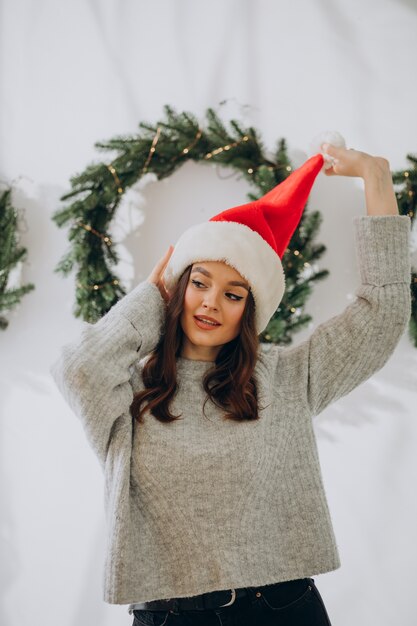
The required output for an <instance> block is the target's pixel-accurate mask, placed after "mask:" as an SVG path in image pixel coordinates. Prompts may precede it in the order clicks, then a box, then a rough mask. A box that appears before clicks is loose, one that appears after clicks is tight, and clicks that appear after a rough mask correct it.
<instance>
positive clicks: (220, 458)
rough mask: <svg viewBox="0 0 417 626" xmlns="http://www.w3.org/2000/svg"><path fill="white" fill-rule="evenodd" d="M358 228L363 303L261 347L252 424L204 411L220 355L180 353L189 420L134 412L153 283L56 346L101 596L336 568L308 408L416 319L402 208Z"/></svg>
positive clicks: (189, 591)
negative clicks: (94, 467) (289, 340)
mask: <svg viewBox="0 0 417 626" xmlns="http://www.w3.org/2000/svg"><path fill="white" fill-rule="evenodd" d="M353 222H354V233H355V242H356V251H357V255H356V256H357V262H358V267H359V271H360V285H359V286H358V288H357V289H356V292H355V296H356V297H355V299H354V300H353V301H352V302H351V303H350V304H349V305H348V306H347V307H346V308H345V309H344V310H343V312H342V313H340V314H339V315H336V316H334V317H332V318H331V319H329V320H327V321H326V322H324V323H322V324H320V325H319V326H318V327H317V328H316V329H315V330H314V331H313V332H312V333H311V335H310V337H309V338H308V339H307V340H305V341H303V342H301V343H300V344H299V345H295V346H291V347H283V346H277V345H275V344H260V348H259V355H258V360H257V364H256V368H255V376H256V381H257V386H258V396H259V405H260V407H262V408H261V410H260V411H259V415H260V419H258V420H251V421H242V422H236V421H233V420H224V419H222V415H223V413H222V411H221V410H220V409H219V408H217V407H216V405H214V403H212V402H211V401H207V403H206V406H205V415H204V414H203V410H202V408H203V403H204V400H205V398H206V395H205V392H204V389H203V386H202V383H201V380H202V376H203V374H204V372H205V371H206V369H207V368H210V367H212V366H213V363H212V362H210V361H199V360H192V359H189V358H184V357H178V359H177V382H178V390H177V393H176V395H175V398H174V400H173V402H172V403H171V411H172V412H173V413H174V415H179V414H181V415H182V419H180V420H177V421H174V422H171V423H169V424H164V423H161V422H160V421H159V420H157V419H156V418H155V417H154V416H152V415H151V414H150V413H149V412H146V413H145V416H144V423H143V424H139V425H138V423H137V421H136V420H134V419H132V417H131V415H130V411H129V407H130V404H131V402H132V400H133V395H134V393H135V392H137V391H138V390H140V389H143V382H142V378H141V371H142V368H143V365H144V362H145V361H146V359H145V357H146V355H147V354H149V352H150V351H151V350H152V349H153V348H154V347H155V345H156V343H157V341H158V338H159V336H160V333H161V330H162V326H163V321H164V316H165V307H166V305H165V301H164V300H163V298H162V296H161V294H160V292H159V289H158V287H157V286H156V285H154V284H151V283H148V282H147V281H144V282H141V283H139V284H138V285H137V286H136V287H135V288H134V289H133V290H132V291H131V292H130V293H129V294H127V295H126V296H124V297H123V298H122V299H121V300H120V301H119V302H118V303H117V304H116V305H115V306H113V307H112V309H111V310H110V311H109V312H108V313H107V314H106V315H104V316H103V317H102V318H101V319H100V320H99V321H98V322H97V323H95V324H88V323H87V322H84V323H83V328H82V330H81V333H80V336H79V338H78V340H77V341H73V342H72V343H70V344H68V345H65V346H64V347H63V348H62V350H61V351H60V356H59V358H58V359H57V360H56V361H55V363H54V364H53V365H52V367H51V369H50V372H51V374H52V376H53V378H54V380H55V382H56V384H57V386H58V388H59V390H60V391H61V393H62V394H63V396H64V397H65V399H66V401H67V402H68V404H69V405H70V407H71V408H72V410H73V411H74V413H75V414H76V415H77V416H78V417H79V418H80V420H81V422H82V426H83V429H84V431H85V435H86V437H87V438H88V441H89V443H90V445H91V447H92V450H93V451H94V453H95V454H96V456H97V458H98V460H99V462H100V465H101V467H102V469H103V474H104V490H105V491H104V493H105V514H106V526H107V542H106V557H105V566H104V575H103V583H102V585H103V599H104V601H105V602H108V603H110V604H128V603H131V606H130V607H129V610H130V611H131V610H132V607H133V604H134V603H137V602H145V601H148V600H155V599H163V598H178V597H189V596H194V595H197V594H201V593H205V592H210V591H214V590H221V589H233V588H239V587H248V586H252V587H253V586H262V585H268V584H271V583H275V582H280V581H286V580H292V579H295V578H304V577H310V576H314V575H317V574H320V573H324V572H329V571H331V570H335V569H337V568H338V567H340V557H339V553H338V548H337V545H336V541H335V535H334V531H333V527H332V522H331V518H330V513H329V508H328V504H327V500H326V495H325V490H324V485H323V480H322V474H321V468H320V462H319V456H318V449H317V444H316V439H315V433H314V430H313V420H312V418H313V416H316V415H318V414H319V413H320V412H321V411H323V409H325V408H326V407H327V406H328V405H329V404H330V403H332V402H335V401H336V400H338V399H339V398H341V397H342V396H344V395H346V394H347V393H349V392H350V391H352V390H353V389H354V388H355V387H357V386H358V385H360V384H361V383H363V382H364V381H365V380H367V379H368V378H369V377H370V376H372V375H373V374H374V373H375V372H377V371H378V370H380V369H381V368H382V367H383V365H384V364H385V363H386V362H387V360H388V358H389V357H390V355H391V354H392V353H393V351H394V349H395V347H396V346H397V344H398V341H399V339H400V338H401V336H402V335H403V333H404V331H405V329H406V328H407V325H408V322H409V319H410V314H411V294H410V282H411V262H410V250H409V243H410V224H411V220H410V218H409V217H407V216H400V215H386V216H385V215H384V216H358V217H354V218H353Z"/></svg>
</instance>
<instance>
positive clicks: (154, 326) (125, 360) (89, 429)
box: [50, 281, 165, 467]
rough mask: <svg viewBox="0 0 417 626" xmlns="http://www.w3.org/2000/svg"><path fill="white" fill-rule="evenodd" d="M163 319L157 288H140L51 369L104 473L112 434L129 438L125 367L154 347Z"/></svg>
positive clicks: (130, 396)
mask: <svg viewBox="0 0 417 626" xmlns="http://www.w3.org/2000/svg"><path fill="white" fill-rule="evenodd" d="M164 315H165V306H164V300H163V297H162V295H161V293H160V291H159V289H158V287H157V285H155V284H150V283H149V282H147V281H144V282H142V283H139V285H137V286H136V287H135V288H134V289H133V290H132V291H131V292H130V293H129V294H127V295H126V296H124V297H123V298H122V299H121V300H120V301H119V302H118V303H117V304H115V305H114V306H113V307H112V308H111V309H110V311H108V313H106V315H104V316H103V317H102V318H101V319H100V320H99V321H98V322H96V323H95V324H88V323H87V322H85V325H84V328H83V329H82V332H81V336H80V337H79V339H78V340H77V341H75V342H73V343H71V344H68V345H66V346H64V347H63V348H62V350H61V354H60V356H59V358H58V360H57V361H56V362H55V363H54V364H53V365H52V367H51V368H50V373H51V375H52V377H53V379H54V380H55V383H56V385H57V387H58V389H59V390H60V392H61V393H62V395H63V396H64V398H65V400H66V401H67V403H68V404H69V406H70V407H71V408H72V410H73V411H74V413H75V414H76V415H77V416H78V417H79V418H80V420H81V422H82V424H83V428H84V431H85V433H86V436H87V439H88V441H89V443H90V445H91V447H92V448H93V450H94V451H95V452H96V454H97V457H98V459H99V461H100V463H101V465H102V466H103V467H104V465H105V460H106V456H107V450H108V447H109V445H110V440H111V437H112V433H113V429H114V428H123V429H124V431H126V432H125V434H126V437H129V436H130V431H131V417H130V414H129V407H130V405H131V403H132V400H133V390H132V386H131V384H130V377H131V373H130V366H132V365H133V364H134V363H135V362H136V361H137V360H139V359H141V358H142V357H143V356H145V355H146V354H148V353H149V352H150V351H151V350H152V349H153V348H154V347H155V345H156V343H157V341H158V339H159V336H160V332H161V328H162V324H163V319H164ZM118 418H120V419H119V421H118V422H117V420H118ZM121 421H123V424H122V423H121ZM116 422H117V423H116Z"/></svg>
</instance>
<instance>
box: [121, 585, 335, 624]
mask: <svg viewBox="0 0 417 626" xmlns="http://www.w3.org/2000/svg"><path fill="white" fill-rule="evenodd" d="M248 589H249V594H248V595H247V596H244V597H241V598H237V599H236V600H235V602H234V603H233V604H231V605H230V606H226V607H222V608H218V609H206V610H195V611H194V610H187V611H177V612H172V611H137V610H135V611H133V614H134V616H135V619H134V621H133V626H331V623H330V619H329V616H328V614H327V611H326V608H325V606H324V602H323V599H322V597H321V595H320V593H319V591H318V589H317V587H316V585H315V583H314V579H313V578H299V579H298V580H293V581H288V582H283V583H279V584H275V585H266V586H264V587H248Z"/></svg>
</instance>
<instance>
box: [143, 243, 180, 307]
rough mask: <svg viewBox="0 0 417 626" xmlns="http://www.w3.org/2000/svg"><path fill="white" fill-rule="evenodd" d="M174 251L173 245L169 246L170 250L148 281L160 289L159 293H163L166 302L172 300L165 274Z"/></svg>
mask: <svg viewBox="0 0 417 626" xmlns="http://www.w3.org/2000/svg"><path fill="white" fill-rule="evenodd" d="M173 251H174V246H172V245H171V246H169V248H168V250H167V251H166V252H165V254H164V256H163V257H162V259H159V261H158V263H157V264H156V265H155V267H154V268H153V270H152V272H151V273H150V274H149V276H148V278H147V279H146V282H148V283H153V284H154V285H156V286H157V287H158V289H159V291H160V292H161V296H162V297H163V299H164V300H165V302H168V300H169V298H170V294H169V292H168V291H167V289H166V287H165V283H164V279H163V273H164V271H165V268H166V266H167V265H168V261H169V259H170V258H171V254H172V253H173Z"/></svg>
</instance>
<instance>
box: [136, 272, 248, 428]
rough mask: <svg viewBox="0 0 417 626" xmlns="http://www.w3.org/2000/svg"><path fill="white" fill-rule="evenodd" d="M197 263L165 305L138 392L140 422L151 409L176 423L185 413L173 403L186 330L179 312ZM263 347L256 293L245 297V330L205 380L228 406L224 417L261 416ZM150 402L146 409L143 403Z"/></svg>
mask: <svg viewBox="0 0 417 626" xmlns="http://www.w3.org/2000/svg"><path fill="white" fill-rule="evenodd" d="M191 269H192V265H189V266H188V267H187V268H186V269H185V270H184V272H183V274H182V275H181V277H180V279H179V280H178V282H177V284H176V286H175V288H174V289H173V291H172V293H171V296H170V299H169V301H168V302H167V305H166V315H165V322H164V325H163V328H162V331H161V336H160V339H159V341H158V344H157V345H156V347H155V348H154V350H153V351H152V352H151V353H150V355H149V356H148V358H147V360H146V362H145V363H144V366H143V371H142V379H143V384H144V386H145V389H143V390H142V391H139V392H138V393H136V394H135V396H134V398H133V401H132V404H131V405H130V413H131V415H132V417H133V418H135V419H137V421H138V422H143V419H142V416H143V414H144V412H145V411H146V410H149V411H150V412H151V414H152V415H154V416H155V417H156V418H157V419H158V420H159V421H161V422H172V421H174V420H176V419H180V418H181V416H175V415H172V413H171V412H170V410H169V404H170V401H171V399H173V397H174V395H175V393H176V391H177V389H178V384H177V381H176V374H177V367H176V358H177V357H178V356H180V353H181V347H182V342H183V337H184V331H183V330H182V326H181V323H180V316H181V313H182V311H183V308H184V296H185V292H186V289H187V285H188V281H189V277H190V273H191ZM258 349H259V338H258V335H257V332H256V326H255V300H254V298H253V295H252V292H251V291H249V295H248V297H247V298H246V306H245V309H244V311H243V315H242V320H241V330H240V333H239V334H238V335H237V336H236V337H235V338H234V339H232V340H231V341H229V342H228V343H225V344H223V346H222V347H221V348H220V350H219V352H218V354H217V357H216V360H215V363H214V364H213V367H211V368H209V369H208V370H207V371H206V372H205V375H204V377H203V380H202V383H203V387H204V390H205V392H206V393H207V397H206V400H205V402H204V405H203V412H204V407H205V405H206V402H207V400H208V399H209V398H210V399H211V400H212V401H213V402H214V403H215V404H216V405H217V406H218V407H220V408H221V409H224V410H226V414H225V415H224V416H223V419H232V420H235V421H240V420H254V419H259V416H258V395H257V386H256V381H255V378H254V375H253V374H254V368H255V365H256V361H257V357H258ZM145 401H147V404H146V405H145V406H144V407H142V408H141V405H142V403H143V402H145Z"/></svg>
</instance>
